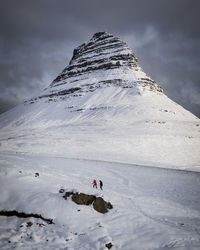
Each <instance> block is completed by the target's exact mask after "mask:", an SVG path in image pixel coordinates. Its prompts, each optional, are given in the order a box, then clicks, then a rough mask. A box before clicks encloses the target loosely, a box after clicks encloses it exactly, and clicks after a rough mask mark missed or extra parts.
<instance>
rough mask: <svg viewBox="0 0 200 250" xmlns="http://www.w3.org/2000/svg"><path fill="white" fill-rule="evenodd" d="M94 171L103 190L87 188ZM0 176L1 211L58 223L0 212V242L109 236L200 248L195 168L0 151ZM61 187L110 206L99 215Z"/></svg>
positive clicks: (21, 244) (18, 244)
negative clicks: (65, 195) (66, 196)
mask: <svg viewBox="0 0 200 250" xmlns="http://www.w3.org/2000/svg"><path fill="white" fill-rule="evenodd" d="M19 171H21V173H19ZM36 172H39V177H37V178H36V177H35V176H34V174H35V173H36ZM93 178H96V179H97V180H99V179H102V180H103V182H104V187H103V191H101V190H99V189H97V190H96V189H93V188H92V185H91V183H92V180H93ZM0 181H1V197H0V210H3V209H5V210H18V211H23V212H26V213H30V212H32V213H38V214H41V215H42V216H44V217H45V218H52V219H53V220H54V222H55V224H54V225H48V224H46V223H45V222H44V221H42V220H40V219H34V218H26V219H19V218H16V217H4V216H0V248H1V249H11V248H14V249H107V248H106V247H105V244H107V243H109V242H112V244H113V247H112V249H123V250H129V249H130V250H142V249H145V250H147V249H149V250H150V249H151V250H153V249H159V250H166V249H180V250H184V249H190V250H193V249H195V250H197V249H199V248H200V199H199V197H200V195H199V190H200V174H199V173H195V172H189V171H188V172H186V171H176V170H169V169H158V168H151V167H143V166H137V165H130V164H120V163H111V162H100V161H89V160H81V159H79V160H75V159H67V158H59V157H48V156H42V155H25V154H24V155H23V154H16V155H14V154H5V153H4V154H0ZM61 187H63V188H64V189H66V190H67V191H71V190H74V191H78V192H84V193H88V194H95V195H97V196H102V197H103V198H104V199H105V200H107V201H110V202H111V203H112V204H113V206H114V207H113V209H112V210H110V212H108V213H107V214H105V215H103V214H100V213H98V212H96V211H95V210H93V208H92V206H78V205H76V204H75V203H73V202H72V201H71V200H70V199H69V200H67V201H66V200H64V199H63V198H62V195H61V194H59V192H58V191H59V189H60V188H61ZM78 210H80V211H78ZM30 221H31V222H32V223H33V225H32V226H29V227H27V224H26V223H27V222H30Z"/></svg>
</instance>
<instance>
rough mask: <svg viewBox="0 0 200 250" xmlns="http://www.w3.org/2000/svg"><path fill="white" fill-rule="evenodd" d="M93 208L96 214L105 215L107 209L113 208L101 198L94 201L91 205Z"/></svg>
mask: <svg viewBox="0 0 200 250" xmlns="http://www.w3.org/2000/svg"><path fill="white" fill-rule="evenodd" d="M93 208H94V209H95V210H96V211H97V212H99V213H103V214H105V213H107V212H108V209H112V208H113V206H112V204H111V203H110V202H106V201H104V199H103V198H101V197H98V198H96V200H95V201H94V203H93Z"/></svg>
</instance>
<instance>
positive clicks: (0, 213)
mask: <svg viewBox="0 0 200 250" xmlns="http://www.w3.org/2000/svg"><path fill="white" fill-rule="evenodd" d="M0 216H16V217H18V218H28V217H33V218H37V219H41V220H43V221H45V222H46V223H48V224H54V223H53V220H52V219H46V218H44V217H42V216H41V215H40V214H27V213H24V212H18V211H16V210H12V211H6V210H1V211H0Z"/></svg>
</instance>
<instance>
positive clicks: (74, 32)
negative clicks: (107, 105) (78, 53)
mask: <svg viewBox="0 0 200 250" xmlns="http://www.w3.org/2000/svg"><path fill="white" fill-rule="evenodd" d="M199 10H200V1H199V0H72V1H71V0H54V1H53V0H42V1H41V0H29V1H28V0H15V1H11V0H0V87H1V91H0V113H2V112H4V111H6V110H8V109H10V108H12V107H13V106H14V105H16V104H18V103H20V102H23V101H24V100H25V99H27V98H30V97H31V96H33V95H36V94H37V93H39V92H40V91H41V90H42V89H43V88H45V87H47V86H48V85H49V84H50V83H51V82H52V80H53V79H54V78H55V77H56V76H57V75H58V73H60V72H61V71H62V69H63V68H64V67H65V66H67V64H68V63H69V60H70V58H71V56H72V52H73V49H74V48H75V47H76V46H78V45H80V44H82V43H83V42H85V41H88V40H89V39H90V38H91V36H92V35H93V33H96V32H98V31H107V32H109V33H112V34H113V35H115V36H118V37H120V38H121V39H122V40H124V41H125V42H127V44H128V45H129V46H130V47H131V49H132V50H133V51H134V52H135V54H136V56H137V57H138V59H139V63H140V65H141V66H142V68H143V69H144V71H145V72H146V73H148V75H150V76H151V78H152V79H154V80H156V81H157V83H158V84H160V85H161V86H162V87H163V89H164V91H165V93H166V94H167V95H168V96H169V97H170V98H171V99H173V100H174V101H176V102H177V103H179V104H181V105H182V106H184V107H185V108H186V109H188V110H190V111H191V112H193V113H194V114H196V115H197V116H198V117H200V28H199V25H200V14H199Z"/></svg>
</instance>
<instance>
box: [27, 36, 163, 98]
mask: <svg viewBox="0 0 200 250" xmlns="http://www.w3.org/2000/svg"><path fill="white" fill-rule="evenodd" d="M109 86H120V87H122V88H136V89H137V91H136V92H137V93H140V92H141V91H142V90H144V89H146V90H150V91H156V92H159V93H162V92H163V90H162V88H161V87H160V86H159V85H158V84H157V83H156V82H155V81H153V80H152V79H151V78H150V77H149V76H147V75H146V74H145V73H144V72H143V70H142V69H141V67H140V66H139V64H138V60H137V58H136V56H135V55H134V53H133V51H132V50H131V49H130V48H129V47H128V45H127V44H126V43H125V42H123V41H121V40H120V39H119V38H118V37H115V36H113V35H111V34H109V33H107V32H98V33H95V34H94V35H93V37H92V38H91V39H90V40H89V42H87V43H83V44H82V45H80V46H79V47H77V48H75V49H74V51H73V56H72V59H71V61H70V63H69V65H68V66H67V67H66V68H65V69H64V70H63V71H62V72H61V73H60V74H59V75H58V76H57V77H56V78H55V79H54V80H53V82H52V83H51V84H50V86H49V87H48V88H46V89H45V90H44V91H43V93H42V94H41V95H40V96H39V97H35V98H32V99H31V100H30V101H29V102H28V103H34V102H35V101H37V100H39V99H41V98H49V101H52V100H54V98H55V97H56V98H57V97H61V99H65V98H66V97H69V96H73V97H77V96H83V95H85V93H87V92H94V91H95V90H96V89H98V88H103V87H109Z"/></svg>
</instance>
